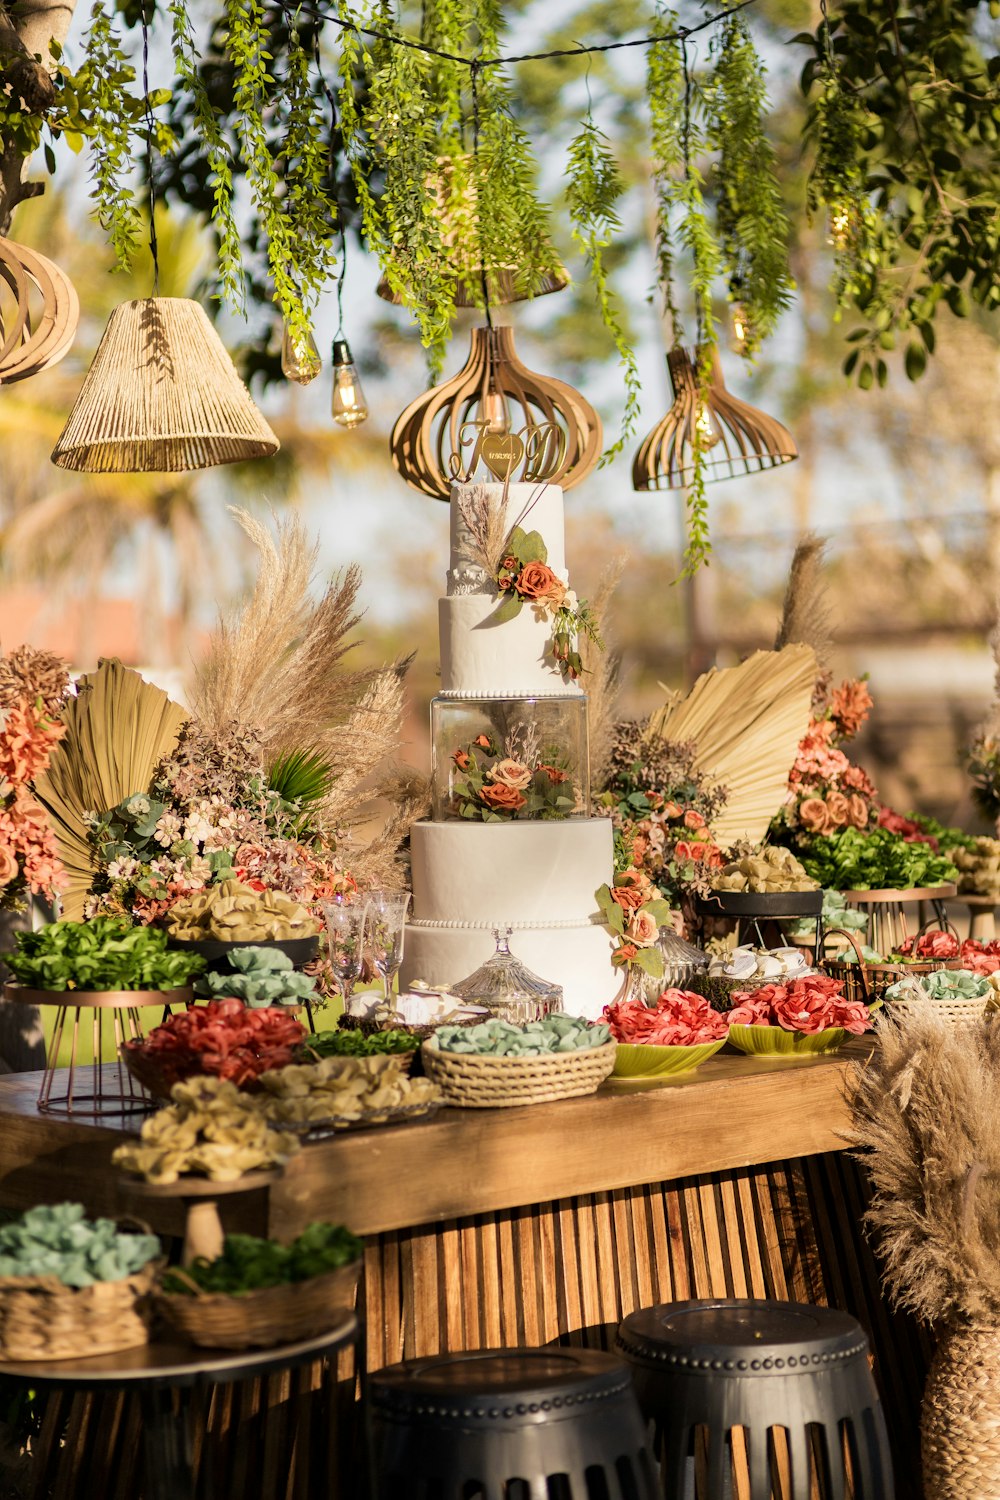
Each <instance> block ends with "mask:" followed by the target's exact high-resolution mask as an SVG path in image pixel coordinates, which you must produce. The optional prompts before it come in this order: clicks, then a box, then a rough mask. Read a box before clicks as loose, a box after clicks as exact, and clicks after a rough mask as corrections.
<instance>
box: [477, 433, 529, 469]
mask: <svg viewBox="0 0 1000 1500" xmlns="http://www.w3.org/2000/svg"><path fill="white" fill-rule="evenodd" d="M479 456H480V457H481V458H482V460H483V462H484V463H485V465H486V467H487V468H488V469H489V470H490V472H491V473H492V474H495V475H496V477H497V479H500V480H504V479H509V478H510V476H511V475H512V474H513V473H514V470H515V469H516V468H517V467H518V465H519V464H520V462H521V460H522V458H523V457H524V444H523V443H522V441H521V439H520V438H519V437H517V436H515V434H514V433H513V432H488V433H486V435H485V437H484V438H483V440H482V443H481V444H480V446H479Z"/></svg>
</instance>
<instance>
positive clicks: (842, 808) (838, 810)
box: [826, 792, 851, 828]
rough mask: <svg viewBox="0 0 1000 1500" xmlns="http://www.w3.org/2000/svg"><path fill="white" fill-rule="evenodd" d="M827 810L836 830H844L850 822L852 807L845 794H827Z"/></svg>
mask: <svg viewBox="0 0 1000 1500" xmlns="http://www.w3.org/2000/svg"><path fill="white" fill-rule="evenodd" d="M826 810H827V812H828V813H829V814H830V823H831V824H832V826H833V827H834V828H843V827H844V825H845V824H846V823H848V822H849V821H850V817H851V805H850V803H849V802H848V800H847V798H846V797H845V796H844V794H843V792H827V794H826Z"/></svg>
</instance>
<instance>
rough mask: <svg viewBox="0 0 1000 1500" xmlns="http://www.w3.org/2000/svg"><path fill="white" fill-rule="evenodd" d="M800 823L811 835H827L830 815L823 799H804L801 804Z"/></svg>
mask: <svg viewBox="0 0 1000 1500" xmlns="http://www.w3.org/2000/svg"><path fill="white" fill-rule="evenodd" d="M799 822H800V823H801V824H802V827H803V828H805V829H808V831H809V832H810V833H825V832H826V830H827V829H828V828H829V826H830V814H829V811H828V809H827V805H826V803H825V802H824V801H823V799H822V797H804V798H803V799H802V801H801V802H800V803H799Z"/></svg>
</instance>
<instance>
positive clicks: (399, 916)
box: [365, 891, 410, 1005]
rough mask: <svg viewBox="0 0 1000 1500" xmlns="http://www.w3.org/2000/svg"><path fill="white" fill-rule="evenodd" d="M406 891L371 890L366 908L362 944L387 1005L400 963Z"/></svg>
mask: <svg viewBox="0 0 1000 1500" xmlns="http://www.w3.org/2000/svg"><path fill="white" fill-rule="evenodd" d="M409 904H410V893H409V891H372V893H371V895H370V896H369V897H368V904H367V906H366V908H365V913H366V929H365V942H366V944H367V947H368V952H369V953H370V954H371V957H372V960H373V962H374V964H375V967H376V969H378V971H379V973H380V974H381V976H382V987H383V990H384V992H385V993H384V997H383V998H384V1000H385V1003H386V1005H389V1004H390V1003H391V1002H390V996H391V994H392V985H393V980H394V979H395V978H396V972H397V970H398V969H399V966H400V964H401V963H402V961H403V930H404V926H405V923H406V908H407V907H408V906H409Z"/></svg>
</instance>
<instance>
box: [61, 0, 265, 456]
mask: <svg viewBox="0 0 1000 1500" xmlns="http://www.w3.org/2000/svg"><path fill="white" fill-rule="evenodd" d="M140 14H141V20H142V86H143V97H144V99H145V101H146V153H147V173H148V178H149V252H150V255H151V257H152V261H153V295H152V296H151V297H145V298H143V299H142V300H140V301H135V302H123V303H122V304H121V305H120V306H119V307H116V308H115V310H114V312H113V313H112V314H111V318H110V320H109V322H108V326H107V328H106V329H105V330H104V336H103V338H102V339H101V342H100V344H98V346H97V353H96V354H95V355H94V362H93V364H92V365H91V367H90V369H89V370H88V371H87V377H86V379H85V380H84V382H83V387H82V389H81V391H80V394H79V396H77V398H76V403H75V405H74V407H73V410H72V411H71V412H70V414H69V421H68V422H67V423H66V426H65V427H64V428H63V430H62V433H61V435H60V437H59V441H58V442H57V443H56V446H55V448H54V449H53V450H52V462H53V463H54V464H57V465H58V466H59V468H61V469H83V470H87V471H88V472H91V473H99V474H107V473H127V474H147V473H152V474H162V473H178V472H181V471H184V470H187V469H210V468H212V467H214V466H215V465H216V464H234V463H241V462H243V460H245V459H249V458H270V457H271V455H272V454H274V453H277V451H278V447H279V444H278V439H277V438H276V437H275V435H274V433H273V432H272V431H271V429H270V427H269V426H268V424H267V423H266V422H265V420H264V418H263V416H262V415H261V413H260V412H259V411H258V410H257V407H256V406H255V405H254V403H253V401H252V400H251V399H250V392H249V391H248V390H247V388H246V386H245V385H244V384H243V381H242V380H241V379H240V377H239V375H238V374H237V372H236V367H235V365H234V364H233V362H232V360H231V359H230V357H229V355H228V354H227V353H226V350H225V347H224V345H223V343H222V340H221V339H220V338H219V335H218V334H217V333H216V331H215V329H214V327H213V326H212V324H211V322H210V321H209V318H208V316H207V314H206V313H205V310H204V308H203V307H201V306H200V304H199V303H197V302H193V301H192V300H191V299H190V298H189V297H160V296H158V295H157V292H158V287H159V275H160V267H159V260H158V256H157V245H156V184H155V173H154V170H153V160H154V157H153V114H152V106H151V105H150V102H149V76H148V70H147V63H148V56H149V27H148V21H147V17H146V3H145V0H143V4H142V6H141V9H140Z"/></svg>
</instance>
